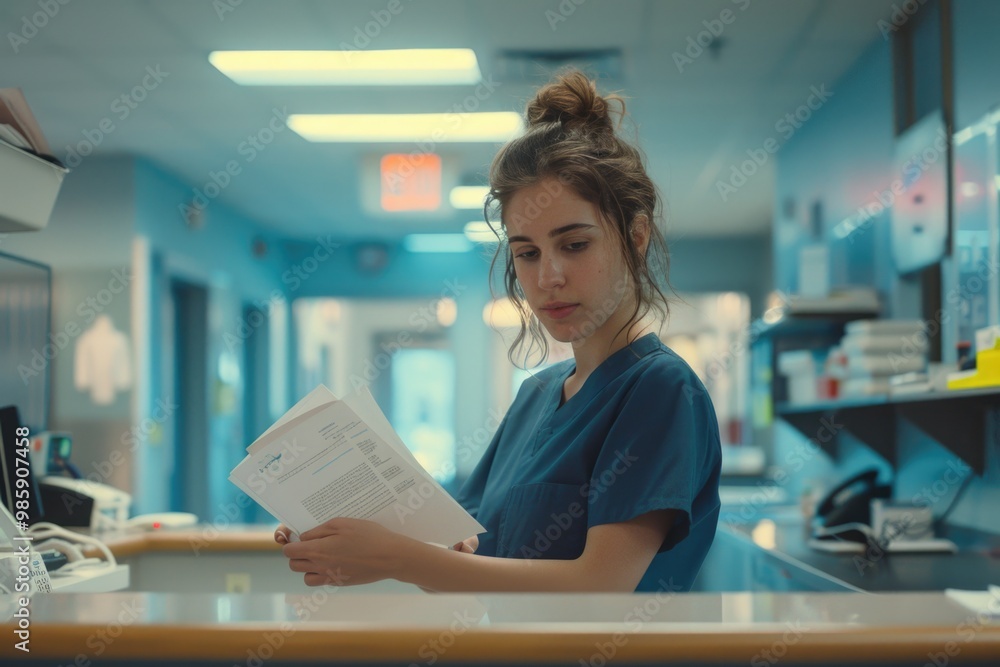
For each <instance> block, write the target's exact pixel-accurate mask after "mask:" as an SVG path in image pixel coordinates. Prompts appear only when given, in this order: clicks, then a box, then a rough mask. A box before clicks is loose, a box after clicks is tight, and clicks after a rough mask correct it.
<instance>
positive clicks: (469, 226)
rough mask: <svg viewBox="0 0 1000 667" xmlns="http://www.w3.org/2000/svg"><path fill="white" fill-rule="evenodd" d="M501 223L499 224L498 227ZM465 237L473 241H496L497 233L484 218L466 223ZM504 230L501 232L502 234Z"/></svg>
mask: <svg viewBox="0 0 1000 667" xmlns="http://www.w3.org/2000/svg"><path fill="white" fill-rule="evenodd" d="M499 226H500V225H499V224H498V225H497V227H499ZM463 231H464V232H465V238H467V239H469V240H470V241H472V242H473V243H496V242H497V235H496V234H494V233H493V230H492V229H491V228H490V226H489V225H488V224H486V223H485V222H483V221H482V220H474V221H472V222H467V223H465V229H464V230H463ZM502 233H503V232H501V234H502Z"/></svg>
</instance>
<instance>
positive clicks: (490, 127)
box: [288, 111, 521, 205]
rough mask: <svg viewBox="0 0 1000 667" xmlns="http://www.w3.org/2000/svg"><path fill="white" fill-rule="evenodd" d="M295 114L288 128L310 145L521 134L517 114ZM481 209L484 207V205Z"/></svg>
mask: <svg viewBox="0 0 1000 667" xmlns="http://www.w3.org/2000/svg"><path fill="white" fill-rule="evenodd" d="M456 117H457V116H455V114H451V113H447V114H444V113H420V114H292V115H290V116H289V117H288V127H290V128H292V130H294V131H295V132H297V133H298V134H300V135H302V137H303V138H305V139H307V140H309V141H340V142H356V143H372V142H407V143H415V142H430V143H432V144H435V143H450V142H451V143H453V142H504V141H508V140H509V139H512V138H513V137H514V136H515V135H516V134H518V133H519V132H520V131H521V116H520V115H519V114H517V113H515V112H513V111H493V112H485V113H475V114H465V115H464V116H462V119H461V122H460V123H459V124H458V126H457V127H456V126H455V122H454V120H455V118H456ZM480 205H481V204H480Z"/></svg>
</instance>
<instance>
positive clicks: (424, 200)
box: [380, 153, 441, 211]
mask: <svg viewBox="0 0 1000 667" xmlns="http://www.w3.org/2000/svg"><path fill="white" fill-rule="evenodd" d="M380 169H381V172H382V209H383V210H385V211H436V210H437V209H438V208H440V207H441V156H439V155H434V154H433V153H420V154H418V155H413V154H409V153H393V154H390V155H385V156H383V157H382V162H381V164H380Z"/></svg>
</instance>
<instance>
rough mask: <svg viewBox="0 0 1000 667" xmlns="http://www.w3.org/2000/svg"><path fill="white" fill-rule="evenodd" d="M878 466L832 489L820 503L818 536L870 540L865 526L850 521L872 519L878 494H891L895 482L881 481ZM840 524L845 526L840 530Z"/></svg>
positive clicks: (861, 540) (888, 496)
mask: <svg viewBox="0 0 1000 667" xmlns="http://www.w3.org/2000/svg"><path fill="white" fill-rule="evenodd" d="M878 473H879V471H878V469H877V468H870V469H868V470H863V471H862V472H859V473H858V474H857V475H854V476H853V477H851V478H849V479H847V480H844V481H843V482H842V483H841V484H839V485H838V486H837V487H836V488H835V489H833V490H832V491H830V492H829V493H828V494H826V496H825V497H824V498H823V500H821V501H820V502H819V505H818V506H817V507H816V518H815V519H814V524H815V526H814V528H816V527H818V530H816V531H815V532H816V533H817V537H818V538H820V539H841V540H851V541H854V542H867V541H868V540H867V536H866V534H865V533H864V532H863V531H862V530H852V529H849V528H847V527H846V525H847V524H864V525H866V526H870V525H871V522H872V512H871V502H872V500H874V499H876V498H886V499H888V498H890V497H891V496H892V485H891V484H878V483H877V481H876V480H877V479H878ZM838 526H845V530H843V531H838V530H836V528H837V527H838Z"/></svg>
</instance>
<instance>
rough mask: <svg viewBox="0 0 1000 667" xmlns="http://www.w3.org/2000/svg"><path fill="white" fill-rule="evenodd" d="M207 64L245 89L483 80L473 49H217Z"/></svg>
mask: <svg viewBox="0 0 1000 667" xmlns="http://www.w3.org/2000/svg"><path fill="white" fill-rule="evenodd" d="M208 61H209V62H210V63H212V65H214V66H215V67H216V68H217V69H218V70H219V71H220V72H222V73H223V74H225V75H226V76H228V77H229V78H230V79H232V80H233V81H235V82H236V83H238V84H240V85H243V86H461V85H470V84H476V83H479V82H480V81H481V80H482V73H481V72H480V71H479V62H478V61H477V60H476V53H475V52H474V51H473V50H472V49H396V50H392V51H360V50H347V51H212V53H210V54H209V56H208Z"/></svg>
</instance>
